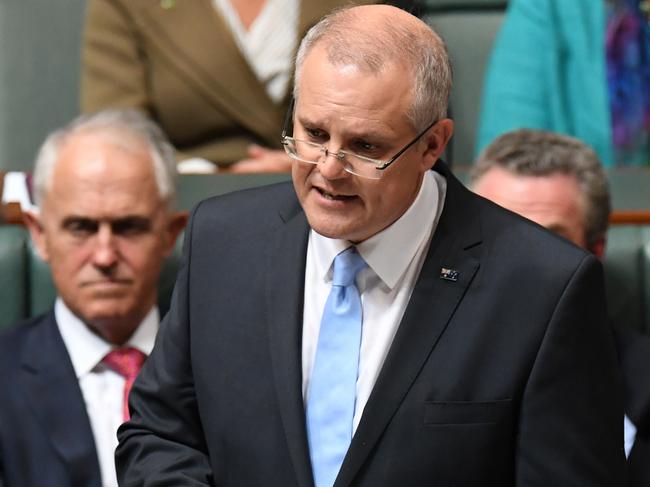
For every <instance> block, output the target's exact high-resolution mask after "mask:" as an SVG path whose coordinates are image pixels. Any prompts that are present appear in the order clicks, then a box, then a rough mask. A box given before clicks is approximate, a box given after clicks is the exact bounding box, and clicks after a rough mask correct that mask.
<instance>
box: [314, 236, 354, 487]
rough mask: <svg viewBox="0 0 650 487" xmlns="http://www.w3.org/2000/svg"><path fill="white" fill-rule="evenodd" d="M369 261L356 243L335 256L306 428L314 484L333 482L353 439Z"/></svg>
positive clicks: (322, 486)
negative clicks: (361, 282)
mask: <svg viewBox="0 0 650 487" xmlns="http://www.w3.org/2000/svg"><path fill="white" fill-rule="evenodd" d="M365 266H366V263H365V262H364V260H363V258H362V257H361V256H360V255H359V254H358V252H357V251H356V249H355V248H354V247H350V248H348V249H347V250H345V251H343V252H341V253H340V254H338V255H337V256H336V258H335V259H334V273H333V274H334V275H333V277H332V290H331V291H330V295H329V297H328V298H327V302H326V303H325V309H324V310H323V318H322V320H321V325H320V332H319V335H318V348H317V349H316V359H315V362H314V368H313V371H312V374H311V379H310V386H309V399H308V401H307V434H308V438H309V453H310V456H311V465H312V469H313V472H314V482H315V485H316V487H332V485H334V480H335V479H336V476H337V475H338V472H339V470H340V468H341V464H342V463H343V458H344V457H345V454H346V452H347V451H348V447H349V446H350V442H351V441H352V418H353V417H354V404H355V399H356V388H357V375H358V372H359V348H360V345H361V321H362V309H361V297H360V296H359V290H358V289H357V286H356V285H355V279H356V276H357V274H358V272H359V271H360V270H361V269H363V268H364V267H365Z"/></svg>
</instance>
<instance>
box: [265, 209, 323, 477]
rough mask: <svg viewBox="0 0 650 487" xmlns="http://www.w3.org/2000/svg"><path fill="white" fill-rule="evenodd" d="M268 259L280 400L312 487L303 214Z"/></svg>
mask: <svg viewBox="0 0 650 487" xmlns="http://www.w3.org/2000/svg"><path fill="white" fill-rule="evenodd" d="M285 221H286V223H285V224H284V225H282V227H281V228H280V229H279V230H278V231H276V232H275V234H274V235H273V236H272V239H271V241H270V242H269V246H268V255H267V267H266V273H265V274H266V276H267V285H266V287H267V290H268V293H267V309H268V310H269V313H268V317H269V334H270V347H271V360H272V366H273V375H274V378H275V385H276V392H277V400H278V404H279V407H280V414H281V417H282V424H283V427H284V432H285V435H286V442H287V446H288V448H289V454H290V456H291V460H292V462H293V467H294V470H295V472H296V478H297V481H298V485H299V486H300V487H311V486H313V480H312V473H311V464H310V461H309V450H308V446H307V433H306V430H305V410H304V405H303V399H302V372H301V371H302V321H303V296H304V280H305V261H306V257H307V236H308V231H309V227H308V225H307V220H306V218H305V215H304V213H303V212H302V211H297V212H296V213H294V214H293V215H292V216H290V217H288V219H285Z"/></svg>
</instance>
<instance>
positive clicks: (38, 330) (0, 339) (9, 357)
mask: <svg viewBox="0 0 650 487" xmlns="http://www.w3.org/2000/svg"><path fill="white" fill-rule="evenodd" d="M53 324H54V315H53V314H52V313H51V312H49V313H45V314H42V315H39V316H36V317H33V318H29V319H26V320H23V321H20V322H18V323H16V324H14V325H12V326H11V327H10V328H8V329H6V330H4V331H3V332H2V333H0V375H4V372H3V371H6V370H7V367H16V366H17V364H18V363H19V361H18V360H17V358H18V357H20V356H21V355H22V353H23V351H24V350H25V348H26V347H28V346H29V347H30V348H31V347H34V346H47V345H48V344H47V343H46V342H47V338H46V337H47V336H48V335H49V334H48V333H47V328H48V326H51V325H53Z"/></svg>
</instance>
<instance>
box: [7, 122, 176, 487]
mask: <svg viewBox="0 0 650 487" xmlns="http://www.w3.org/2000/svg"><path fill="white" fill-rule="evenodd" d="M34 181H35V198H36V203H37V205H38V207H39V211H38V212H35V213H29V214H28V215H27V217H26V220H27V224H28V227H29V230H30V233H31V236H32V239H33V242H34V245H35V246H36V248H37V250H38V252H39V254H40V255H41V257H43V259H45V261H47V262H48V264H49V266H50V269H51V271H52V277H53V280H54V284H55V286H56V289H57V293H58V297H57V299H56V303H55V305H54V310H53V311H51V312H49V313H47V314H45V315H42V316H39V317H36V318H33V319H31V320H29V321H27V322H26V323H20V324H18V325H17V326H16V327H14V328H13V329H11V330H10V331H9V332H8V333H5V334H4V335H3V336H2V337H1V338H0V389H1V390H2V391H3V392H2V400H1V401H0V486H2V487H43V486H48V487H109V486H116V485H117V479H116V477H115V466H114V460H113V452H114V450H115V446H116V445H117V439H116V435H115V434H116V431H117V427H118V426H119V425H120V424H121V423H122V422H123V420H124V419H125V415H128V410H125V398H126V394H127V393H128V389H129V388H130V386H131V384H132V381H133V379H134V374H136V373H137V371H138V370H139V366H140V365H141V363H142V361H143V360H144V359H145V357H146V355H147V354H148V353H149V352H150V351H151V349H152V348H153V342H154V339H155V334H156V331H157V330H158V321H159V320H158V310H157V307H156V301H157V289H156V287H157V282H158V276H159V274H160V270H161V266H162V263H163V260H164V258H165V257H166V256H167V255H169V254H170V252H171V251H172V249H173V246H174V242H175V241H176V237H177V235H178V233H179V232H180V231H181V230H182V228H183V226H184V223H185V219H186V217H185V215H184V214H181V213H177V212H174V211H173V207H174V196H175V161H174V155H173V151H172V149H171V147H170V146H169V144H168V143H167V142H165V139H164V137H163V136H162V133H161V132H160V130H159V129H158V128H157V127H156V126H155V125H153V124H152V123H151V122H149V121H148V120H147V119H145V118H144V117H143V116H142V115H140V114H139V113H137V112H135V111H119V110H115V111H106V112H101V113H98V114H95V115H91V116H86V117H81V118H79V119H77V120H74V121H73V122H72V123H71V124H70V125H68V126H66V127H64V128H63V129H61V130H59V131H57V132H55V133H53V134H52V135H51V136H50V137H48V139H47V140H46V141H45V143H44V144H43V146H42V147H41V150H40V152H39V155H38V159H37V162H36V167H35V170H34Z"/></svg>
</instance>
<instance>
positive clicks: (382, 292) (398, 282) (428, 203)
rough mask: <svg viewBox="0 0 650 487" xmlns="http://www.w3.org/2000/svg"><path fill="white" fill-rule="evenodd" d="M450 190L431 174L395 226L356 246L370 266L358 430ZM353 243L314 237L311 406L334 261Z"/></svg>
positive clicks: (307, 327) (305, 370)
mask: <svg viewBox="0 0 650 487" xmlns="http://www.w3.org/2000/svg"><path fill="white" fill-rule="evenodd" d="M446 189H447V182H446V180H445V178H444V177H443V176H441V175H439V174H438V173H436V172H433V171H427V172H426V174H425V176H424V178H423V181H422V185H421V187H420V191H419V193H418V195H417V197H416V198H415V201H414V202H413V203H412V205H411V206H410V207H409V209H408V210H407V211H406V212H405V213H404V214H403V215H402V216H401V217H400V218H399V219H398V220H397V221H395V222H394V223H393V224H392V225H390V226H389V227H387V228H385V229H384V230H382V231H381V232H379V233H378V234H376V235H374V236H372V237H371V238H369V239H367V240H365V241H363V242H361V243H360V244H358V245H356V248H357V251H358V252H359V254H361V256H362V257H363V259H364V260H365V261H366V263H367V264H368V267H366V268H365V269H362V270H361V271H360V272H359V274H358V275H357V287H358V289H359V293H360V294H361V303H362V307H363V324H362V332H361V350H360V356H359V376H358V378H357V398H356V404H355V410H354V419H353V430H354V431H356V428H357V426H358V425H359V421H360V419H361V415H362V413H363V409H364V407H365V405H366V402H367V401H368V398H369V396H370V393H371V391H372V388H373V387H374V385H375V381H376V380H377V376H378V375H379V371H380V370H381V367H382V365H383V363H384V359H385V358H386V355H387V353H388V349H389V348H390V345H391V343H392V341H393V338H394V336H395V333H396V332H397V328H398V326H399V323H400V321H401V320H402V316H403V315H404V311H405V310H406V306H407V304H408V302H409V299H410V297H411V293H412V292H413V288H414V287H415V282H416V280H417V277H418V275H419V274H420V269H421V268H422V264H423V263H424V258H425V256H426V253H427V252H426V251H427V249H428V248H429V243H430V242H431V236H432V235H433V232H434V230H435V228H436V225H437V223H438V219H439V218H440V214H441V213H442V208H443V204H444V200H445V194H446ZM350 245H352V244H351V243H350V242H348V241H346V240H337V239H331V238H327V237H324V236H322V235H320V234H318V233H316V232H315V231H313V230H312V231H311V232H310V235H309V242H308V246H307V263H306V268H305V307H304V311H303V336H302V377H303V379H302V394H303V401H304V402H305V404H307V403H308V400H309V399H308V398H309V380H310V378H311V373H312V368H313V364H314V358H315V355H316V347H317V344H318V332H319V329H320V321H321V316H322V314H323V309H324V307H325V301H326V300H327V296H328V295H329V292H330V288H331V282H332V264H333V262H334V257H336V255H337V254H339V253H340V252H342V251H343V250H345V249H346V248H348V247H349V246H350Z"/></svg>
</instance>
